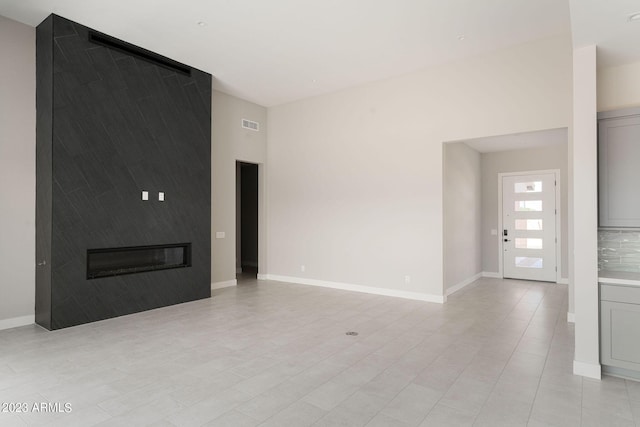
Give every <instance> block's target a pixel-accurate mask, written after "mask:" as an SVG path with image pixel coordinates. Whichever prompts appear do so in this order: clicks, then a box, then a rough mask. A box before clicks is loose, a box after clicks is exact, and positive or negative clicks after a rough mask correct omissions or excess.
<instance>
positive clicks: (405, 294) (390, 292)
mask: <svg viewBox="0 0 640 427" xmlns="http://www.w3.org/2000/svg"><path fill="white" fill-rule="evenodd" d="M261 276H262V277H258V279H259V280H274V281H276V282H286V283H297V284H301V285H310V286H320V287H323V288H333V289H341V290H343V291H353V292H363V293H366V294H375V295H384V296H388V297H397V298H405V299H412V300H418V301H426V302H435V303H438V304H444V303H445V302H446V301H447V297H446V295H443V296H440V295H432V294H423V293H419V292H410V291H400V290H396V289H387V288H375V287H372V286H363V285H354V284H351V283H340V282H328V281H325V280H316V279H306V278H302V277H290V276H279V275H276V274H264V275H261Z"/></svg>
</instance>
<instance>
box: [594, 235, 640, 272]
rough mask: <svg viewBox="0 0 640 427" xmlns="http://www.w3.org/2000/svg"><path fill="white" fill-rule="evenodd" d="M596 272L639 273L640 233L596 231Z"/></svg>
mask: <svg viewBox="0 0 640 427" xmlns="http://www.w3.org/2000/svg"><path fill="white" fill-rule="evenodd" d="M598 270H599V271H629V272H634V273H640V231H639V230H598Z"/></svg>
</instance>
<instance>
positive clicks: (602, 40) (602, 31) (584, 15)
mask: <svg viewBox="0 0 640 427" xmlns="http://www.w3.org/2000/svg"><path fill="white" fill-rule="evenodd" d="M570 8H571V29H572V36H573V46H574V47H583V46H588V45H597V46H598V67H611V66H615V65H621V64H626V63H629V62H635V61H638V60H640V19H639V20H637V21H634V22H630V21H629V16H630V15H631V14H634V13H638V12H640V2H639V1H638V0H570Z"/></svg>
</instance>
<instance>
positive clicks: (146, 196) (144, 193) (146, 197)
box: [142, 191, 149, 200]
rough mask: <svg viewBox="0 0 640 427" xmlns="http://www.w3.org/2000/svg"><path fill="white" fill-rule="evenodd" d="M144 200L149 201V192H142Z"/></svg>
mask: <svg viewBox="0 0 640 427" xmlns="http://www.w3.org/2000/svg"><path fill="white" fill-rule="evenodd" d="M142 200H149V192H148V191H143V192H142Z"/></svg>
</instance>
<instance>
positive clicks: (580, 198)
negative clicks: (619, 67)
mask: <svg viewBox="0 0 640 427" xmlns="http://www.w3.org/2000/svg"><path fill="white" fill-rule="evenodd" d="M596 65H597V60H596V46H595V45H591V46H586V47H582V48H579V49H574V51H573V138H572V139H571V140H570V141H569V158H570V162H571V165H572V173H571V174H570V181H571V184H570V185H571V188H572V190H573V191H572V195H573V207H572V212H571V214H572V215H571V221H572V223H573V231H574V232H573V233H572V244H573V252H572V254H570V257H571V258H572V264H573V265H575V266H580V268H575V269H573V277H571V278H570V280H571V282H572V285H573V290H574V292H573V296H574V309H575V355H574V362H573V373H574V374H575V375H582V376H585V377H590V378H597V379H599V378H600V376H601V366H600V356H599V353H600V345H599V316H598V313H599V302H598V252H597V251H598V194H597V188H598V178H597V177H598V169H597V168H598V159H597V102H596V101H597V79H596V77H597V70H596Z"/></svg>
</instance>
